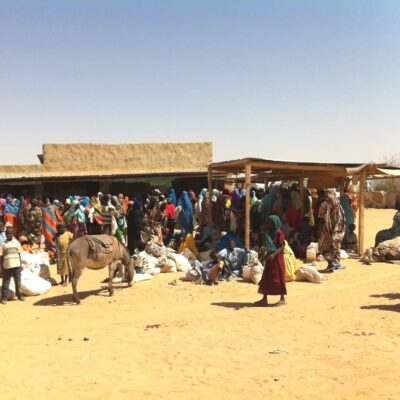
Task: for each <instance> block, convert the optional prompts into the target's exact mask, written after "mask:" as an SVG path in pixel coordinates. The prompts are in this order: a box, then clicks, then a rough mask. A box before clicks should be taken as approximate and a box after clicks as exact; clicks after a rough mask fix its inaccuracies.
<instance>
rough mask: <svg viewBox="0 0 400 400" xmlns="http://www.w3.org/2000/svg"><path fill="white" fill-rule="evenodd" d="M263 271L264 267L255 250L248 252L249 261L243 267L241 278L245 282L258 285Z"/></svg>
mask: <svg viewBox="0 0 400 400" xmlns="http://www.w3.org/2000/svg"><path fill="white" fill-rule="evenodd" d="M263 271H264V267H263V265H262V264H261V262H260V261H259V259H258V254H257V252H255V251H253V250H252V251H251V252H250V256H249V263H248V265H246V266H245V267H243V273H242V279H243V280H244V281H246V282H252V283H254V284H255V285H258V284H259V283H260V281H261V277H262V274H263Z"/></svg>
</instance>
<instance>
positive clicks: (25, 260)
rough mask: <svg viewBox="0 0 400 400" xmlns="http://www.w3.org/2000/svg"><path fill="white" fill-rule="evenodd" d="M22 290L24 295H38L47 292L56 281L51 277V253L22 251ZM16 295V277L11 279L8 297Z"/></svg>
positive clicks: (11, 297)
mask: <svg viewBox="0 0 400 400" xmlns="http://www.w3.org/2000/svg"><path fill="white" fill-rule="evenodd" d="M21 261H22V271H21V291H22V294H23V295H24V296H37V295H40V294H44V293H47V292H48V291H49V289H50V288H51V286H52V283H53V282H54V283H55V281H54V280H53V279H52V278H51V277H50V268H49V267H50V260H49V255H48V254H47V253H46V252H44V251H41V252H37V253H35V254H31V253H29V252H27V251H23V252H22V253H21ZM14 297H15V283H14V279H11V281H10V289H9V295H8V299H9V300H11V299H13V298H14Z"/></svg>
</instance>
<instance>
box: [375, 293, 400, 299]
mask: <svg viewBox="0 0 400 400" xmlns="http://www.w3.org/2000/svg"><path fill="white" fill-rule="evenodd" d="M370 297H375V298H379V297H384V298H386V299H389V300H400V292H399V293H382V294H371V296H370Z"/></svg>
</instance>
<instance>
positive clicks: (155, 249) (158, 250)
mask: <svg viewBox="0 0 400 400" xmlns="http://www.w3.org/2000/svg"><path fill="white" fill-rule="evenodd" d="M166 252H167V248H166V247H165V246H160V245H159V244H157V243H154V242H149V243H147V245H146V253H147V254H151V255H152V256H154V257H161V256H163V255H164V254H165V253H166Z"/></svg>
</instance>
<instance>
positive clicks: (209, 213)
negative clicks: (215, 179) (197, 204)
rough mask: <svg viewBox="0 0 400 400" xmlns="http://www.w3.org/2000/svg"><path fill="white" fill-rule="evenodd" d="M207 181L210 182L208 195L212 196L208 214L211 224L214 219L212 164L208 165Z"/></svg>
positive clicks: (208, 221)
mask: <svg viewBox="0 0 400 400" xmlns="http://www.w3.org/2000/svg"><path fill="white" fill-rule="evenodd" d="M207 182H208V195H209V196H210V203H209V207H208V216H207V226H211V224H212V222H213V220H212V207H213V203H212V190H213V187H212V168H211V165H209V166H208V174H207Z"/></svg>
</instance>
